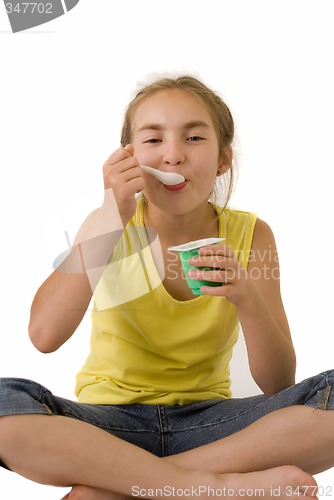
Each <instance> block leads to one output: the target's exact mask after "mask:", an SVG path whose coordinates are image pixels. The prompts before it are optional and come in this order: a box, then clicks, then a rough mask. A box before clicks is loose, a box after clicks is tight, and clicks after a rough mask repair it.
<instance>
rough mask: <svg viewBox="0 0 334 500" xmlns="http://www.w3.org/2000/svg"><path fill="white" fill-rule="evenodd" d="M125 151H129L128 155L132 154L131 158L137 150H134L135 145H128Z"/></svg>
mask: <svg viewBox="0 0 334 500" xmlns="http://www.w3.org/2000/svg"><path fill="white" fill-rule="evenodd" d="M124 149H125V151H128V153H130V155H131V156H133V155H134V153H135V148H134V146H133V144H127V145H126V146H125V147H124Z"/></svg>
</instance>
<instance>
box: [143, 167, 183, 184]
mask: <svg viewBox="0 0 334 500" xmlns="http://www.w3.org/2000/svg"><path fill="white" fill-rule="evenodd" d="M140 168H141V169H142V170H144V172H147V173H148V174H151V175H153V176H154V177H156V178H157V179H159V181H160V182H162V183H163V184H166V186H175V185H176V184H181V182H184V181H185V178H184V177H183V175H181V174H175V173H174V172H161V170H157V169H156V168H152V167H147V166H146V165H140Z"/></svg>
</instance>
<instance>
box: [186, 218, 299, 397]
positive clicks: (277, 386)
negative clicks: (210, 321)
mask: <svg viewBox="0 0 334 500" xmlns="http://www.w3.org/2000/svg"><path fill="white" fill-rule="evenodd" d="M200 253H201V255H203V257H200V260H197V261H196V260H194V259H192V260H191V261H190V262H191V264H193V265H196V266H204V267H205V266H206V267H215V268H217V269H219V270H215V271H198V276H197V277H198V279H208V280H209V281H218V282H223V283H225V284H224V285H223V286H222V287H201V290H202V291H203V293H206V294H208V295H217V296H219V295H220V296H225V297H226V298H227V299H228V300H229V301H230V302H232V303H234V304H235V306H236V308H237V311H238V316H239V320H240V324H241V326H242V330H243V333H244V337H245V342H246V347H247V352H248V360H249V366H250V371H251V374H252V376H253V378H254V380H255V382H256V383H257V384H258V386H259V387H260V388H261V390H262V391H263V392H264V393H265V394H266V395H270V394H274V393H275V392H278V391H279V390H281V389H284V388H286V387H288V386H290V385H292V384H293V383H294V381H295V369H296V357H295V351H294V347H293V344H292V340H291V335H290V329H289V325H288V321H287V318H286V314H285V311H284V307H283V304H282V299H281V293H280V277H279V263H278V257H277V250H276V244H275V239H274V236H273V233H272V231H271V229H270V228H269V226H268V225H267V224H266V223H265V222H263V221H261V220H257V222H256V226H255V231H254V238H253V244H252V251H251V256H250V257H251V258H250V262H249V266H248V269H245V268H243V267H242V266H241V265H240V263H239V262H238V260H237V257H236V255H235V253H234V252H233V250H232V249H231V248H229V247H227V246H226V245H215V246H209V247H206V248H203V249H201V250H200ZM205 253H207V257H205Z"/></svg>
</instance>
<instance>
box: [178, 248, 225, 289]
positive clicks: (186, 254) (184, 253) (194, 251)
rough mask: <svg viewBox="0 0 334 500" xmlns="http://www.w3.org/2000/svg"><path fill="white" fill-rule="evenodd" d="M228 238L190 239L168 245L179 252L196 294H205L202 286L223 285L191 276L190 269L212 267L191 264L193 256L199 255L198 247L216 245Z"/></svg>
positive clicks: (187, 277)
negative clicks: (185, 241) (173, 245)
mask: <svg viewBox="0 0 334 500" xmlns="http://www.w3.org/2000/svg"><path fill="white" fill-rule="evenodd" d="M225 239H226V238H205V239H202V240H196V241H189V242H188V243H184V244H183V245H178V246H175V247H168V250H171V251H173V252H178V254H179V256H180V260H181V264H182V269H183V272H184V275H185V278H186V282H187V285H188V287H189V288H190V289H191V291H192V293H193V294H194V295H203V293H202V292H201V286H204V285H206V286H221V283H216V282H214V281H204V280H194V279H191V278H190V277H189V271H190V270H191V269H211V268H205V267H195V266H191V265H190V264H189V260H190V259H191V257H194V256H196V255H198V249H199V248H201V247H205V246H207V245H215V244H216V243H220V242H221V241H224V240H225Z"/></svg>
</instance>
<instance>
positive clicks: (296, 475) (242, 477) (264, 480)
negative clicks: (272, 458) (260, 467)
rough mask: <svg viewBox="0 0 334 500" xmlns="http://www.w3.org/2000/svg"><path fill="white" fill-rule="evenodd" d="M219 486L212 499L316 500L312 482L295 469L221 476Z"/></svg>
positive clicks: (288, 467)
mask: <svg viewBox="0 0 334 500" xmlns="http://www.w3.org/2000/svg"><path fill="white" fill-rule="evenodd" d="M219 483H220V486H219V485H218V486H217V491H216V495H215V496H218V495H220V496H225V497H226V496H227V497H231V496H235V497H240V496H243V497H245V496H246V497H247V496H250V497H261V498H266V499H270V500H274V499H275V497H283V498H289V499H290V500H291V499H292V500H302V498H303V499H309V500H310V499H312V500H315V498H317V483H316V481H315V479H314V478H313V477H312V476H311V475H310V474H307V473H306V472H304V471H302V470H301V469H299V468H298V467H295V466H294V465H285V466H281V467H274V468H272V469H268V470H264V471H258V472H249V473H242V474H239V473H232V474H222V475H220V479H219ZM221 490H222V492H221ZM224 492H225V494H224ZM207 493H210V491H208V492H207ZM211 493H212V492H211ZM212 494H214V493H212Z"/></svg>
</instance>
